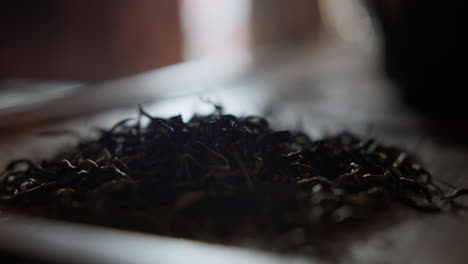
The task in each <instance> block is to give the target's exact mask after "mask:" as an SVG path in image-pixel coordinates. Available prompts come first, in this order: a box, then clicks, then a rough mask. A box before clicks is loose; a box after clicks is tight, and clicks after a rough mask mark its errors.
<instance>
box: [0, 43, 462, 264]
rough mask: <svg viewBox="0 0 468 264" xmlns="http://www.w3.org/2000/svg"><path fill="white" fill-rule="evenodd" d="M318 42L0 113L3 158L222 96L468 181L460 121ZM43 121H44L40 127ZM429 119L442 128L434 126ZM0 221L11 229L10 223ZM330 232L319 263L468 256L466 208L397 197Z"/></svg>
mask: <svg viewBox="0 0 468 264" xmlns="http://www.w3.org/2000/svg"><path fill="white" fill-rule="evenodd" d="M319 51H320V52H317V51H316V50H314V51H311V50H309V49H303V50H296V51H295V52H294V53H291V54H283V55H281V56H278V55H276V56H263V57H261V58H262V59H256V60H252V57H249V56H245V55H244V56H232V57H228V58H221V59H220V60H214V61H203V62H192V63H187V64H182V65H177V66H172V67H169V68H167V69H163V70H158V71H154V72H148V73H144V74H140V75H137V76H132V77H129V78H125V79H122V80H116V81H112V82H108V83H102V84H95V85H91V86H89V87H84V88H82V89H81V90H80V92H79V93H77V94H74V95H70V96H69V97H66V98H62V99H57V100H55V101H53V102H49V103H48V104H46V105H45V106H44V105H35V106H29V107H24V108H21V109H10V110H9V111H7V112H3V113H2V112H0V117H2V118H1V120H4V121H3V122H0V128H2V130H3V132H2V133H1V134H0V135H2V136H1V137H0V149H1V152H0V165H2V166H3V165H4V164H5V163H6V162H7V161H8V160H10V159H12V158H17V157H21V156H25V155H27V156H33V157H44V156H47V154H48V153H51V152H53V150H54V149H56V148H57V147H59V146H60V144H63V142H65V141H67V142H69V140H70V137H68V138H67V136H64V137H54V138H50V137H39V136H37V133H36V132H37V131H39V130H42V131H43V130H58V129H72V130H76V131H79V132H80V133H81V134H82V135H88V134H89V133H90V131H92V129H93V128H95V127H109V126H110V125H111V124H113V123H114V122H116V121H118V120H120V119H122V118H124V117H131V116H134V115H135V114H136V105H137V104H139V103H143V104H144V106H145V107H146V110H147V111H148V112H150V113H152V114H153V115H157V116H170V115H177V114H179V113H182V114H183V116H184V117H185V118H187V117H189V116H190V115H191V114H192V113H194V112H203V113H207V112H209V111H211V108H212V107H211V106H210V105H208V104H205V103H203V102H202V101H201V100H200V97H202V98H208V99H210V100H212V101H214V102H219V103H221V104H223V105H224V107H225V110H226V112H229V113H233V114H236V115H242V114H261V115H266V116H267V117H268V118H269V119H270V120H271V121H272V124H273V126H275V127H277V128H288V129H294V128H300V129H304V130H306V131H307V132H308V133H310V134H311V135H312V136H313V137H318V136H320V135H323V134H324V133H333V132H336V131H340V130H343V129H345V130H350V131H352V132H356V133H359V134H362V135H365V136H375V137H377V138H378V139H379V140H381V141H382V142H384V143H386V144H394V145H398V146H400V147H402V148H404V149H406V150H408V151H411V152H415V153H417V154H418V155H419V156H420V158H421V160H422V162H423V164H424V165H425V166H426V167H427V168H428V169H429V170H430V171H431V172H432V173H433V175H434V177H436V178H437V179H440V180H443V181H446V182H449V183H451V184H453V185H457V186H465V187H467V186H468V175H467V171H468V149H467V147H466V146H467V144H466V139H464V137H463V136H461V135H463V133H462V132H460V130H459V129H457V128H458V127H457V121H456V120H454V121H447V120H445V121H442V122H439V123H435V124H436V125H434V123H430V122H428V121H427V118H424V117H423V116H421V115H418V114H417V113H414V112H412V111H411V110H409V109H407V108H406V107H405V106H404V105H403V104H402V103H401V101H400V99H399V97H398V94H397V92H396V91H397V90H396V89H395V87H393V86H392V85H391V84H390V83H389V82H388V81H387V80H386V79H385V78H384V77H383V76H382V75H381V74H380V73H379V71H378V70H376V64H375V63H373V62H372V60H369V58H368V57H366V56H364V55H362V54H359V53H356V52H354V51H353V50H348V49H346V48H343V47H322V48H320V49H319ZM265 58H268V59H265ZM71 117H73V119H69V118H71ZM44 123H46V124H47V127H42V126H41V124H44ZM441 124H442V125H443V127H441ZM454 124H455V125H454ZM434 127H436V128H438V129H437V130H436V131H438V132H440V131H442V132H444V133H443V134H444V135H445V137H442V138H441V137H439V135H440V133H434V129H433V128H434ZM450 127H452V128H456V129H455V130H454V131H451V130H449V129H450ZM429 128H430V129H429ZM461 131H463V130H461ZM452 132H453V133H452ZM75 139H76V138H75ZM463 140H465V141H463ZM461 201H462V202H467V203H468V199H465V201H463V200H461ZM0 227H2V228H4V229H5V228H8V222H4V223H0ZM0 230H1V228H0ZM336 233H337V234H334V236H333V238H332V239H331V243H335V244H336V249H337V256H339V257H338V258H335V259H314V261H315V262H327V263H329V262H331V263H335V262H336V263H467V262H468V214H467V213H466V212H458V213H453V212H442V213H436V214H428V213H421V212H419V211H415V210H413V209H408V208H405V207H401V206H398V205H396V206H394V208H391V209H389V210H388V211H386V212H383V213H382V214H379V215H378V216H376V217H375V219H373V220H372V221H370V222H369V223H366V224H363V225H360V226H356V227H354V228H349V229H344V230H339V232H336ZM0 242H1V239H0ZM3 242H5V241H3ZM184 243H185V242H184ZM189 243H190V242H189ZM3 244H5V243H3ZM1 245H2V243H0V246H1ZM214 250H215V251H216V250H217V249H214ZM200 252H201V251H200ZM259 254H260V253H259ZM202 255H203V254H200V255H199V257H200V259H199V260H200V261H201V260H202ZM260 255H261V254H260ZM260 255H258V256H260ZM254 258H255V254H254ZM193 259H194V260H196V259H197V255H196V254H195V255H194V256H193ZM276 259H277V260H278V262H283V261H285V258H282V257H280V256H277V257H276ZM59 260H60V259H59ZM286 260H287V258H286ZM172 261H173V262H171V263H176V262H177V261H180V259H179V260H172ZM124 262H125V261H122V263H124ZM168 263H169V262H168Z"/></svg>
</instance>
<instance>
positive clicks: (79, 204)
mask: <svg viewBox="0 0 468 264" xmlns="http://www.w3.org/2000/svg"><path fill="white" fill-rule="evenodd" d="M143 119H145V120H146V121H148V122H146V123H147V124H146V123H145V125H142V123H143V122H142V121H143ZM466 193H467V190H465V189H454V190H452V191H450V192H448V193H447V192H444V191H442V190H441V188H440V187H439V186H438V185H437V184H435V183H434V181H433V179H432V177H431V174H430V173H429V172H428V171H427V170H426V169H424V167H422V166H421V165H419V164H418V163H417V162H416V160H415V158H414V157H413V156H412V155H411V154H408V153H406V152H404V151H402V150H400V149H398V148H396V147H388V146H384V145H382V144H380V143H379V142H378V141H376V140H375V139H361V138H359V137H358V136H355V135H353V134H350V133H347V132H344V133H341V134H337V135H335V136H329V137H325V138H323V139H319V140H312V139H310V138H309V137H308V136H307V135H305V134H304V133H293V132H289V131H275V130H273V129H272V128H271V127H270V126H269V123H268V122H267V120H266V119H264V118H262V117H257V116H247V117H235V116H233V115H227V114H223V113H222V109H221V108H220V107H217V109H216V111H215V112H214V113H213V114H211V115H208V116H199V115H195V116H193V117H192V118H191V119H190V121H188V122H184V121H183V120H182V118H181V116H175V117H172V118H169V119H163V118H156V117H153V116H151V115H149V114H148V113H146V112H145V111H144V110H142V109H140V111H139V116H138V118H136V119H125V120H122V121H120V122H119V123H117V124H116V125H115V126H114V127H112V128H111V129H109V130H104V131H101V135H100V137H99V138H98V139H96V140H89V141H84V142H81V143H80V144H78V145H77V146H76V147H75V148H74V149H72V150H70V151H68V152H65V153H58V154H57V155H56V156H55V158H52V159H50V160H44V161H42V162H40V163H37V162H35V161H32V160H29V159H20V160H15V161H13V162H11V163H9V164H8V165H7V167H6V170H5V171H4V172H3V173H2V174H1V176H0V201H1V204H2V205H3V206H4V207H6V208H8V209H9V210H11V212H13V213H22V214H29V215H39V216H45V217H49V218H53V219H62V220H71V221H78V222H84V223H91V224H99V225H107V226H113V227H120V228H126V229H131V230H139V231H144V232H152V233H156V234H162V235H170V236H177V237H186V238H193V239H200V240H205V241H212V242H218V243H234V244H236V243H239V241H243V240H245V239H247V238H254V239H258V240H260V241H264V243H268V242H269V241H274V239H275V238H278V237H281V236H282V235H283V234H286V233H288V232H296V233H300V235H298V236H295V237H300V238H301V239H299V241H296V240H292V241H289V240H285V241H283V243H284V245H282V247H284V248H287V247H289V246H291V245H289V244H300V243H307V241H310V236H311V234H314V232H316V231H317V230H319V229H321V227H323V226H324V225H330V224H334V223H340V222H343V221H346V220H347V219H359V218H363V217H367V216H369V215H371V214H372V213H374V212H376V211H379V210H382V209H383V208H386V207H388V206H389V204H390V203H391V202H392V201H399V202H401V203H403V204H406V205H408V206H410V207H414V208H417V209H422V210H432V211H438V210H441V209H443V208H449V207H453V206H455V205H457V204H456V202H455V201H454V199H455V198H456V197H458V196H460V195H465V194H466ZM288 243H289V244H288Z"/></svg>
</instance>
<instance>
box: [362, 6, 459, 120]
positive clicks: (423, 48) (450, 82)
mask: <svg viewBox="0 0 468 264" xmlns="http://www.w3.org/2000/svg"><path fill="white" fill-rule="evenodd" d="M367 2H368V4H369V5H370V7H371V9H372V10H373V11H374V14H375V16H376V18H377V21H378V22H379V23H380V25H381V29H382V33H383V40H384V41H383V44H384V60H385V68H386V71H387V73H388V74H389V76H390V77H391V78H392V79H393V80H394V81H395V82H396V83H397V85H399V86H400V87H401V88H402V91H403V95H404V97H405V99H406V100H407V102H408V103H409V104H410V105H411V106H413V107H415V108H417V109H419V110H421V111H423V112H426V113H428V114H430V115H432V116H436V115H442V114H444V113H449V112H450V113H451V114H453V115H460V116H461V115H465V113H466V110H467V104H466V103H465V98H464V94H465V91H464V90H465V86H466V84H467V83H468V80H467V76H468V75H467V74H466V69H465V67H463V66H462V65H463V63H465V61H464V60H465V59H466V57H467V56H466V53H467V47H468V45H467V41H466V37H464V35H465V33H466V24H467V23H466V22H467V20H468V17H467V16H466V9H465V8H464V6H465V4H462V1H449V2H443V1H435V0H429V1H401V0H378V1H367Z"/></svg>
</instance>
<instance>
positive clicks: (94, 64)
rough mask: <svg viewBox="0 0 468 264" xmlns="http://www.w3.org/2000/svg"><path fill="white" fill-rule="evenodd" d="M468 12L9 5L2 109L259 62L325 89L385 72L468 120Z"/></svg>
mask: <svg viewBox="0 0 468 264" xmlns="http://www.w3.org/2000/svg"><path fill="white" fill-rule="evenodd" d="M460 2H461V1H460ZM463 10H464V9H463V8H462V5H461V4H459V3H458V1H456V2H454V3H450V4H442V3H440V2H439V1H432V0H431V1H411V2H408V1H400V0H375V1H372V0H315V1H310V0H292V1H280V0H217V1H209V0H179V1H173V0H158V1H148V0H134V1H126V0H102V1H91V0H81V1H60V0H40V1H29V0H15V1H12V0H7V1H2V4H1V9H0V32H1V34H2V40H1V41H0V111H1V110H2V109H3V110H5V109H8V108H9V109H11V108H12V107H13V108H14V107H18V106H19V105H28V104H32V103H36V102H39V101H41V100H46V99H50V98H57V97H60V96H63V95H64V94H67V93H69V92H70V91H73V90H75V88H76V87H83V86H86V85H89V84H93V83H101V82H104V81H108V80H115V79H121V78H123V77H126V76H133V75H135V74H139V73H142V72H148V71H151V70H154V69H158V68H161V67H164V66H169V65H174V64H180V63H183V62H190V61H199V60H205V59H207V58H217V59H218V60H221V61H223V60H224V62H226V63H227V64H229V62H230V61H231V60H236V59H237V58H243V59H245V58H247V60H249V62H252V65H261V66H258V67H257V68H253V71H256V70H257V69H260V68H265V67H269V66H271V65H274V67H271V68H275V69H283V70H282V72H285V71H289V72H294V71H296V72H300V71H304V68H306V69H309V70H310V71H309V72H308V76H309V77H306V78H305V79H306V80H305V81H304V75H307V74H306V73H304V74H303V76H301V77H300V78H299V77H298V78H296V84H295V85H299V84H298V83H300V82H302V83H304V82H307V83H308V84H307V85H304V86H314V87H315V86H327V85H328V86H332V85H329V84H327V85H322V84H318V83H322V82H321V80H323V79H327V78H329V77H326V78H325V76H326V75H327V74H331V73H332V72H333V74H335V76H337V78H338V77H339V76H345V75H352V76H353V80H355V79H359V78H368V79H369V78H371V79H372V78H374V79H375V78H382V76H383V75H381V73H385V74H386V75H385V77H383V78H385V79H386V81H385V82H386V83H387V84H389V85H392V86H393V88H392V89H393V90H394V92H393V93H394V96H396V97H398V98H400V99H399V100H400V101H401V102H403V103H405V104H406V105H409V106H410V107H411V108H412V109H415V110H416V111H417V112H418V113H425V114H427V115H428V116H431V117H433V116H440V115H443V114H444V113H449V114H450V115H451V116H464V115H465V113H466V104H465V103H464V89H465V88H464V86H465V85H466V83H467V80H466V78H467V77H466V76H467V75H466V74H465V72H464V71H465V70H464V67H463V66H459V65H460V64H461V65H463V62H464V60H463V59H462V58H463V57H464V56H465V55H466V47H467V45H466V44H467V43H466V40H464V38H463V35H464V34H463V33H464V29H465V27H463V26H462V25H463V22H465V20H466V18H465V16H464V14H462V12H463ZM312 54H313V55H312ZM282 61H284V62H287V63H281V62H282ZM299 62H300V63H299ZM219 67H220V68H223V66H219ZM226 67H227V66H226ZM195 68H196V67H195ZM251 69H252V68H249V70H251ZM213 75H214V73H213ZM270 75H271V76H273V75H275V73H273V72H272V74H270ZM293 75H294V74H293ZM316 75H318V76H319V77H320V78H317V77H312V76H316ZM327 76H328V75H327ZM214 78H215V77H214ZM292 78H294V76H293V77H291V78H290V79H292ZM312 79H313V80H312ZM301 80H302V81H301ZM311 82H313V85H310V83H311ZM285 85H286V84H285ZM288 85H289V84H288ZM379 85H380V86H382V85H381V84H379ZM379 85H375V86H379ZM293 86H294V85H293ZM333 86H340V87H343V89H342V90H340V92H336V91H335V92H333V93H334V94H338V96H339V95H341V96H342V97H347V95H348V94H349V93H350V92H349V89H348V92H346V91H345V89H347V88H346V86H347V85H336V84H335V83H333ZM128 89H129V90H131V89H133V88H132V87H128ZM327 89H328V88H319V89H318V90H327ZM372 89H373V90H372ZM293 90H294V89H293ZM381 90H382V89H380V90H379V89H378V88H376V89H374V88H371V89H367V90H363V91H361V92H362V93H365V94H366V95H372V94H382V93H385V92H384V91H381ZM302 92H303V91H302ZM295 93H296V94H297V93H298V92H297V91H295V92H290V93H289V95H288V96H292V97H294V94H295ZM380 96H384V97H385V96H391V95H387V94H385V95H380ZM297 97H301V95H300V94H299V95H297ZM367 98H373V97H372V96H367ZM375 101H376V102H379V100H378V99H375ZM444 117H445V116H444Z"/></svg>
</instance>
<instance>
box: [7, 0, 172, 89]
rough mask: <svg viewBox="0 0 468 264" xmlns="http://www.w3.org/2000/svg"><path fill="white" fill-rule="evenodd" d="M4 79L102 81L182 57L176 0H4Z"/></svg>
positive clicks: (163, 64)
mask: <svg viewBox="0 0 468 264" xmlns="http://www.w3.org/2000/svg"><path fill="white" fill-rule="evenodd" d="M0 32H1V33H2V41H1V42H0V78H6V77H22V78H34V79H54V80H56V79H68V80H70V79H73V80H86V81H88V80H104V79H111V78H116V77H119V76H122V75H128V74H132V73H135V72H140V71H145V70H149V69H152V68H156V67H161V66H165V65H168V64H172V63H176V62H179V61H180V60H181V33H180V21H179V4H178V2H177V1H171V0H164V1H142V0H137V1H125V0H104V1H89V0H86V1H59V0H42V1H28V0H15V1H10V0H8V1H2V4H1V8H0Z"/></svg>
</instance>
